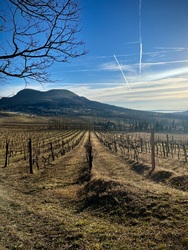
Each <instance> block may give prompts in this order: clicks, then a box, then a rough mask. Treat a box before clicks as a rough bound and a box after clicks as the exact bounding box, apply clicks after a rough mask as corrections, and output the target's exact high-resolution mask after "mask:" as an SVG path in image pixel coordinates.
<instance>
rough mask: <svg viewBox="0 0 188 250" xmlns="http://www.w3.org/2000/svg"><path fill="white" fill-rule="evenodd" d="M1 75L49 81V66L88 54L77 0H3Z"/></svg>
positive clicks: (1, 11) (0, 19)
mask: <svg viewBox="0 0 188 250" xmlns="http://www.w3.org/2000/svg"><path fill="white" fill-rule="evenodd" d="M1 1H2V3H1V5H0V27H1V29H0V32H1V33H2V37H3V41H2V42H1V44H0V78H3V77H17V78H24V79H25V80H26V81H28V80H35V81H39V82H44V81H49V80H50V76H49V73H48V71H47V69H48V68H49V67H50V66H51V65H52V64H53V63H54V62H67V61H68V60H69V59H70V58H76V57H78V56H82V55H84V54H85V53H86V51H85V47H84V42H83V41H82V40H78V38H77V34H78V33H79V32H80V28H79V22H80V16H79V14H80V7H79V4H78V2H77V1H76V0H32V1H31V0H1Z"/></svg>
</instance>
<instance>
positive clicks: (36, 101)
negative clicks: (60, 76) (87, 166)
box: [0, 89, 148, 118]
mask: <svg viewBox="0 0 188 250" xmlns="http://www.w3.org/2000/svg"><path fill="white" fill-rule="evenodd" d="M0 110H3V111H5V110H7V111H14V112H24V113H29V114H34V115H41V116H60V115H68V116H99V117H113V118H115V117H125V115H126V116H127V117H130V118H134V117H135V118H136V116H137V115H138V114H139V115H142V116H146V114H148V112H144V111H136V110H134V111H133V110H131V109H126V108H121V107H117V106H113V105H108V104H104V103H100V102H96V101H91V100H89V99H87V98H85V97H81V96H78V95H76V94H75V93H73V92H71V91H69V90H65V89H52V90H49V91H46V92H43V91H38V90H33V89H23V90H21V91H19V92H18V93H17V94H16V95H15V96H13V97H3V98H1V99H0Z"/></svg>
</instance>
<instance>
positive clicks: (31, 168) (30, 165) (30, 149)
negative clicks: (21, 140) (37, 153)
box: [29, 138, 33, 174]
mask: <svg viewBox="0 0 188 250" xmlns="http://www.w3.org/2000/svg"><path fill="white" fill-rule="evenodd" d="M29 169H30V174H33V156H32V140H31V138H30V139H29Z"/></svg>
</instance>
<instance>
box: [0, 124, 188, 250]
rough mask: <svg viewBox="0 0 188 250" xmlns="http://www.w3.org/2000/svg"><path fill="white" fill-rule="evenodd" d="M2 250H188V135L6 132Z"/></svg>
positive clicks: (1, 134)
mask: <svg viewBox="0 0 188 250" xmlns="http://www.w3.org/2000/svg"><path fill="white" fill-rule="evenodd" d="M0 138H1V140H0V167H1V168H0V169H1V171H0V220H1V225H0V249H2V250H4V249H23V250H26V249H50V250H51V249H118V250H119V249H169V250H170V249H178V250H179V249H180V250H181V249H182V250H183V249H187V247H188V240H187V233H188V227H187V225H188V221H187V218H188V213H187V211H188V195H187V191H188V135H180V134H160V133H155V134H153V133H144V132H141V133H139V132H137V133H123V132H101V131H88V130H83V129H81V128H80V129H73V128H71V129H67V128H60V127H59V128H57V127H53V126H51V127H49V126H46V125H36V126H34V125H27V126H26V125H24V126H4V127H3V126H2V127H1V129H0Z"/></svg>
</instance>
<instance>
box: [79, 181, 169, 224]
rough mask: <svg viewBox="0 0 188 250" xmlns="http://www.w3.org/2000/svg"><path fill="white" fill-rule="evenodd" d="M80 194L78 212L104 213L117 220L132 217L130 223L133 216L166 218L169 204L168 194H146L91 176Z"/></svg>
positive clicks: (107, 216)
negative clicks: (164, 195)
mask: <svg viewBox="0 0 188 250" xmlns="http://www.w3.org/2000/svg"><path fill="white" fill-rule="evenodd" d="M78 195H79V197H80V198H81V202H80V206H79V208H80V209H79V212H81V211H83V210H89V211H90V212H94V213H95V214H96V215H98V216H104V214H105V217H106V218H108V219H110V220H111V219H112V220H115V221H117V222H122V221H127V220H128V219H130V220H129V222H130V223H134V221H135V220H133V219H138V218H142V219H144V220H150V219H151V217H156V218H158V219H165V218H167V217H168V212H169V207H170V205H168V202H166V199H168V198H167V197H164V199H161V197H159V196H157V195H153V194H152V195H151V194H144V193H143V192H141V191H140V190H136V189H135V190H133V189H132V188H131V187H130V186H128V185H121V183H118V182H115V181H113V180H109V179H107V180H106V179H91V180H90V181H89V182H88V183H87V184H85V186H84V188H83V189H82V190H81V191H79V193H78Z"/></svg>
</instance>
